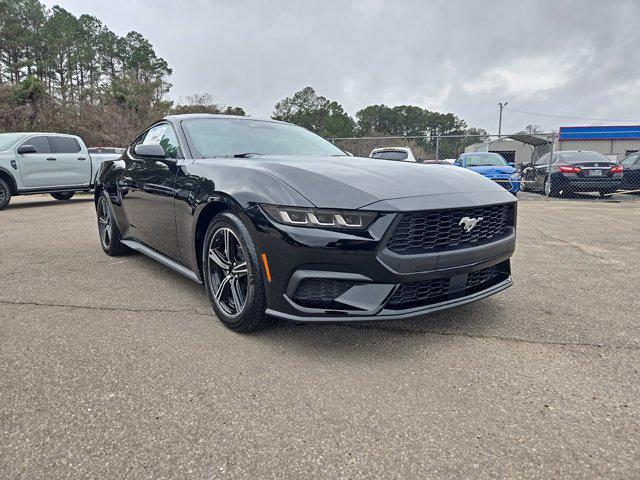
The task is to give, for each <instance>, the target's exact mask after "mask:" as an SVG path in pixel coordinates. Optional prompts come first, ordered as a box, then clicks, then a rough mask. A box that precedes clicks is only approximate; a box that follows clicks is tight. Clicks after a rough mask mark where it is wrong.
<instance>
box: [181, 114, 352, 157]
mask: <svg viewBox="0 0 640 480" xmlns="http://www.w3.org/2000/svg"><path fill="white" fill-rule="evenodd" d="M182 125H183V129H184V131H185V134H186V136H187V139H188V140H189V144H190V146H191V148H192V150H194V152H193V153H194V156H195V157H196V158H210V157H231V156H234V155H242V154H245V155H246V156H250V155H252V154H256V155H258V154H259V155H346V154H345V153H344V152H343V151H342V150H340V149H339V148H338V147H336V146H335V145H333V144H332V143H329V142H328V141H326V140H324V139H323V138H321V137H319V136H317V135H315V134H313V133H311V132H310V131H308V130H305V129H304V128H301V127H297V126H295V125H290V124H286V123H278V122H270V121H266V120H251V119H246V118H238V119H231V118H194V119H189V120H184V121H183V122H182Z"/></svg>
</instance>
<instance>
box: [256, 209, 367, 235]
mask: <svg viewBox="0 0 640 480" xmlns="http://www.w3.org/2000/svg"><path fill="white" fill-rule="evenodd" d="M262 208H263V209H264V211H265V212H267V215H269V217H271V219H272V220H274V221H276V222H278V223H284V224H285V225H292V226H296V227H315V228H344V229H349V230H358V229H359V230H364V229H365V228H367V227H368V226H369V225H371V222H372V221H373V220H374V219H375V218H376V216H377V214H376V213H374V212H361V211H359V210H326V209H323V208H302V207H283V206H279V205H262Z"/></svg>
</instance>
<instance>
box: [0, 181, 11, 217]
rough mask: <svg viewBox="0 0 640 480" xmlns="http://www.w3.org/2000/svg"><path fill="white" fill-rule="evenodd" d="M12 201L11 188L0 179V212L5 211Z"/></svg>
mask: <svg viewBox="0 0 640 480" xmlns="http://www.w3.org/2000/svg"><path fill="white" fill-rule="evenodd" d="M10 201H11V187H10V186H9V184H8V183H7V182H6V181H5V180H3V179H2V178H0V210H4V209H5V208H7V205H9V202H10Z"/></svg>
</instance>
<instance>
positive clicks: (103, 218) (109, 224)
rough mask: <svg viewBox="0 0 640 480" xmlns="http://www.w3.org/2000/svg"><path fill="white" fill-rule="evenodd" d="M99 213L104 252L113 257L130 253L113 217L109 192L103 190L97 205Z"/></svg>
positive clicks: (101, 243) (101, 241) (99, 231)
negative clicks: (108, 196)
mask: <svg viewBox="0 0 640 480" xmlns="http://www.w3.org/2000/svg"><path fill="white" fill-rule="evenodd" d="M96 212H97V215H98V234H99V235H100V246H101V247H102V250H104V253H106V254H107V255H110V256H112V257H119V256H120V255H126V254H127V253H129V251H130V250H129V247H127V246H126V245H125V244H123V243H122V242H121V240H122V237H121V236H120V230H119V229H118V224H117V223H116V221H115V218H114V217H113V213H112V211H111V206H110V205H109V199H108V198H107V194H106V193H105V192H102V193H101V194H100V197H98V203H97V205H96Z"/></svg>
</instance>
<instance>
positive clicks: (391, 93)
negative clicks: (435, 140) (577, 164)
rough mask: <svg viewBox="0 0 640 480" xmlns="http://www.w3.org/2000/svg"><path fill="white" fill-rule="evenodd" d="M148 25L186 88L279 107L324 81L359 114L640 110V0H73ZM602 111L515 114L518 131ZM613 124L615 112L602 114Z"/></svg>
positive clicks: (635, 115)
mask: <svg viewBox="0 0 640 480" xmlns="http://www.w3.org/2000/svg"><path fill="white" fill-rule="evenodd" d="M45 3H46V4H48V5H52V4H53V3H58V4H60V5H61V6H63V7H64V8H66V9H68V10H70V11H71V12H73V13H74V14H76V15H78V14H80V13H89V14H92V15H95V16H97V17H98V18H100V19H101V20H102V21H103V22H104V23H105V24H106V25H107V26H108V27H109V28H111V29H112V30H114V31H115V32H116V33H119V34H124V33H126V32H127V31H130V30H137V31H139V32H141V33H142V34H143V35H145V36H146V37H147V38H149V39H150V41H151V42H152V43H153V45H154V47H155V48H156V51H157V53H158V54H159V55H160V56H162V57H163V58H165V59H166V60H167V61H168V62H169V64H170V66H171V67H172V68H173V70H174V74H173V76H172V78H171V81H172V83H173V84H174V88H173V90H172V92H171V97H172V98H173V99H176V100H177V99H180V98H184V97H185V96H186V95H189V94H191V93H194V92H200V93H203V92H209V93H211V94H212V95H213V96H214V98H215V99H216V100H217V101H218V102H220V103H225V104H232V105H240V106H243V107H245V108H246V109H247V111H248V112H250V113H252V114H254V115H257V116H268V115H269V114H270V113H271V111H272V108H273V105H274V104H275V102H277V101H278V100H280V99H282V98H284V97H285V96H288V95H290V94H292V93H293V92H294V91H296V90H299V89H300V88H302V87H304V86H307V85H311V86H313V87H315V88H316V90H317V91H318V92H319V93H320V94H322V95H324V96H326V97H328V98H331V99H336V100H338V101H339V102H341V103H342V104H343V106H344V107H345V109H346V110H347V111H348V112H349V113H351V114H355V112H356V111H357V110H358V109H360V108H362V107H363V106H366V105H369V104H374V103H386V104H388V105H396V104H405V103H409V104H416V105H420V106H422V107H425V108H428V109H434V110H439V111H451V112H453V113H455V114H457V115H458V116H460V117H462V118H464V119H465V120H467V122H468V123H470V124H471V125H473V126H478V127H483V128H486V129H487V130H489V131H490V132H495V131H496V130H497V106H496V102H497V101H499V100H508V101H509V107H510V108H514V109H516V110H523V111H530V112H542V113H552V114H563V115H570V116H579V117H593V118H606V119H629V120H637V121H638V122H640V94H639V93H638V92H640V49H638V45H639V44H640V28H638V22H637V19H638V18H640V2H637V1H633V0H629V1H611V2H602V1H577V0H576V1H558V0H555V1H551V0H549V1H524V2H520V1H519V2H513V1H492V2H490V1H486V2H469V1H446V0H435V1H429V2H426V1H420V0H404V1H402V0H397V1H392V0H386V1H383V0H356V1H350V2H348V1H323V2H318V1H313V0H278V1H273V0H272V1H258V0H251V1H250V0H236V1H234V2H227V1H206V0H196V1H188V2H187V1H184V2H183V1H178V0H173V1H169V0H159V1H158V0H155V1H151V0H147V1H143V0H111V1H109V2H97V1H96V2H88V1H86V0H60V1H57V2H50V1H48V0H47V1H46V2H45ZM528 123H537V124H540V125H542V126H543V127H544V128H546V129H550V128H556V127H557V126H559V125H571V124H585V123H586V124H591V123H596V122H590V121H579V120H570V119H556V118H548V117H536V116H532V115H525V114H520V113H515V112H509V111H507V112H505V117H504V127H503V130H505V131H517V130H520V129H521V128H523V127H524V126H525V125H527V124H528ZM602 123H606V122H602Z"/></svg>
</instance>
